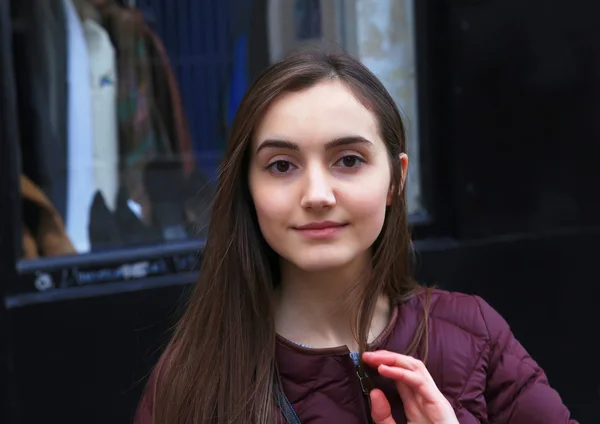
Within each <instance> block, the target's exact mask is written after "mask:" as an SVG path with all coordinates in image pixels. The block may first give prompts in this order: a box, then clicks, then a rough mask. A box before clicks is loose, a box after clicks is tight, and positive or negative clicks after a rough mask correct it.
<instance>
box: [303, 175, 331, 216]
mask: <svg viewBox="0 0 600 424" xmlns="http://www.w3.org/2000/svg"><path fill="white" fill-rule="evenodd" d="M304 184H305V186H304V192H303V195H302V200H301V201H300V206H302V207H303V208H308V209H322V208H330V207H332V206H335V203H336V198H335V194H334V192H333V187H332V184H331V180H330V176H329V175H327V172H325V171H324V170H321V169H312V170H309V171H307V173H306V176H305V179H304Z"/></svg>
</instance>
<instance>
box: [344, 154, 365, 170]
mask: <svg viewBox="0 0 600 424" xmlns="http://www.w3.org/2000/svg"><path fill="white" fill-rule="evenodd" d="M363 162H364V160H362V159H361V158H360V157H358V156H356V155H347V156H344V157H343V158H341V159H340V160H339V161H338V164H339V165H341V166H342V167H343V168H357V167H359V166H360V165H361V164H362V163H363Z"/></svg>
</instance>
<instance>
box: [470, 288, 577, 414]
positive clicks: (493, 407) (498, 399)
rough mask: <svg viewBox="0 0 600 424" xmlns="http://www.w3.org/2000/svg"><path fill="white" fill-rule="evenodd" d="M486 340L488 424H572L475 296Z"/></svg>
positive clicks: (542, 377) (534, 367) (538, 372)
mask: <svg viewBox="0 0 600 424" xmlns="http://www.w3.org/2000/svg"><path fill="white" fill-rule="evenodd" d="M476 298H477V302H478V303H479V308H480V310H481V314H482V316H483V320H484V322H485V325H486V327H487V331H488V333H489V340H490V357H489V363H488V377H487V388H486V393H485V397H486V401H487V405H488V416H489V419H490V423H494V424H505V423H506V424H508V423H510V424H550V423H552V424H576V423H577V422H576V421H575V420H573V419H571V418H570V414H569V410H568V409H567V408H566V407H565V405H564V404H563V403H562V400H561V398H560V396H559V394H558V393H557V392H556V391H555V390H554V389H552V388H551V387H550V385H549V383H548V379H547V377H546V374H545V373H544V371H543V370H542V369H541V368H540V366H539V365H538V364H537V363H536V362H535V361H534V360H533V359H532V358H531V357H530V356H529V354H528V353H527V351H526V350H525V348H524V347H523V346H522V345H521V344H520V343H519V342H518V341H517V340H516V339H515V336H514V335H513V333H512V331H511V330H510V328H509V326H508V324H507V322H506V321H505V320H504V318H502V317H501V316H500V314H499V313H498V312H496V311H495V310H494V309H493V308H492V307H491V306H490V305H489V304H488V303H486V302H485V301H484V300H483V299H481V298H479V297H476Z"/></svg>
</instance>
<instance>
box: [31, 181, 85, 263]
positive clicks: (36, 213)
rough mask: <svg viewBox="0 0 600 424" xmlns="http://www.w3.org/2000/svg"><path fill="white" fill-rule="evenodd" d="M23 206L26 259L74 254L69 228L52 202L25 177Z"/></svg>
mask: <svg viewBox="0 0 600 424" xmlns="http://www.w3.org/2000/svg"><path fill="white" fill-rule="evenodd" d="M19 183H20V191H21V198H22V205H23V226H22V228H23V240H22V248H23V252H22V257H23V259H35V258H37V257H39V256H42V257H45V256H58V255H68V254H74V253H76V252H75V248H74V247H73V244H72V243H71V241H70V240H69V237H68V235H67V232H66V231H65V225H64V223H63V220H62V218H61V217H60V214H59V213H58V211H57V210H56V208H55V207H54V205H52V202H51V201H50V200H49V199H48V197H47V196H46V195H45V194H44V193H43V192H42V190H41V189H40V188H39V187H38V186H37V185H35V184H34V183H33V182H32V181H31V179H29V178H28V177H27V176H25V175H21V176H20V180H19Z"/></svg>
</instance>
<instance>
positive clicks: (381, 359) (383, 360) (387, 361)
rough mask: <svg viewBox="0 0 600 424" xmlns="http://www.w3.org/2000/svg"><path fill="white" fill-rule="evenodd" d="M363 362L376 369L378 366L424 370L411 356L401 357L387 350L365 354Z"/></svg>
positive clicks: (419, 362) (420, 363)
mask: <svg viewBox="0 0 600 424" xmlns="http://www.w3.org/2000/svg"><path fill="white" fill-rule="evenodd" d="M363 361H364V362H365V363H367V364H368V365H370V366H372V367H374V368H377V367H378V366H379V365H382V364H383V365H388V366H396V367H402V368H408V369H411V370H420V369H424V368H425V367H424V365H423V363H422V362H421V361H419V360H418V359H415V358H413V357H412V356H408V355H402V354H400V353H395V352H389V351H387V350H378V351H375V352H365V353H364V354H363Z"/></svg>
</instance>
